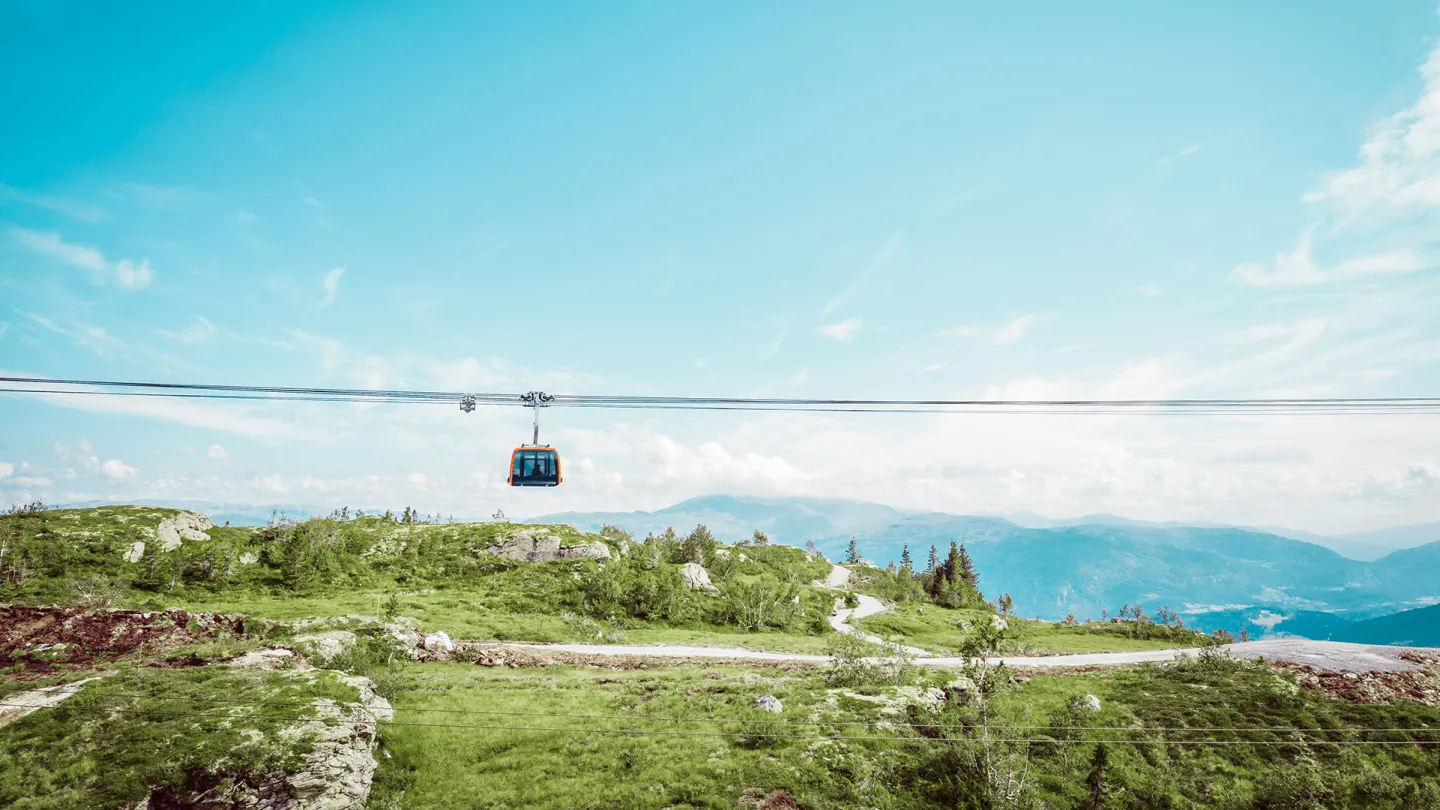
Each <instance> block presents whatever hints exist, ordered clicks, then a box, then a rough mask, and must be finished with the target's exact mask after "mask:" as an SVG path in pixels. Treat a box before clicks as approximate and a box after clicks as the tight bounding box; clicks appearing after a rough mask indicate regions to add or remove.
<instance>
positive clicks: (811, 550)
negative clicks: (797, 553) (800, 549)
mask: <svg viewBox="0 0 1440 810" xmlns="http://www.w3.org/2000/svg"><path fill="white" fill-rule="evenodd" d="M805 551H806V553H808V554H809V555H810V556H811V557H819V556H820V550H819V549H817V548H815V541H814V540H806V541H805Z"/></svg>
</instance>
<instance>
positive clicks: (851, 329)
mask: <svg viewBox="0 0 1440 810" xmlns="http://www.w3.org/2000/svg"><path fill="white" fill-rule="evenodd" d="M864 325H865V321H864V319H862V318H850V319H849V320H845V321H841V322H839V323H832V324H830V325H829V326H822V327H820V334H822V335H824V336H825V337H828V338H834V339H835V340H839V341H848V340H850V338H852V337H854V336H855V333H856V332H859V331H860V327H862V326H864Z"/></svg>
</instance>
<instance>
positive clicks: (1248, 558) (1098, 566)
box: [530, 495, 1440, 632]
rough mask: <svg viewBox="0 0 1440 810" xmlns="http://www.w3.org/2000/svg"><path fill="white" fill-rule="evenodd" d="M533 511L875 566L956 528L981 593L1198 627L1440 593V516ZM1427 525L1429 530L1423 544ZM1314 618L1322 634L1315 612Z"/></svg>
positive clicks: (583, 523) (805, 506)
mask: <svg viewBox="0 0 1440 810" xmlns="http://www.w3.org/2000/svg"><path fill="white" fill-rule="evenodd" d="M530 522H536V523H550V522H555V523H570V524H573V525H576V526H578V527H580V528H583V529H589V530H598V529H599V528H600V527H601V526H602V525H604V524H606V523H609V524H612V525H615V526H619V527H620V528H623V529H625V530H627V531H631V532H634V533H635V534H636V535H637V536H641V537H643V536H644V535H645V534H647V533H657V534H658V533H660V532H662V531H664V530H665V528H667V527H674V528H675V530H676V531H677V532H681V533H684V532H686V531H689V530H690V529H691V528H693V527H694V526H695V525H696V524H697V523H704V524H705V525H706V526H708V527H709V528H710V529H711V531H713V532H715V533H716V535H717V536H719V537H721V538H723V539H725V540H730V541H734V540H740V539H743V538H746V537H748V536H750V534H751V533H752V532H753V531H754V530H755V529H760V530H762V531H764V532H766V533H767V534H769V535H770V537H771V538H772V539H773V540H775V541H777V542H783V543H789V544H792V545H802V544H803V543H804V542H805V541H806V540H814V541H815V543H816V545H817V546H818V547H819V548H820V549H821V550H822V551H824V552H825V553H826V554H827V556H829V557H830V558H831V559H836V558H838V557H839V555H840V554H842V553H843V551H844V548H845V546H846V545H847V544H848V543H849V540H850V538H851V537H852V536H853V537H855V538H856V541H857V542H858V543H859V546H860V550H861V552H862V553H863V554H864V555H865V556H866V557H867V558H869V559H871V560H873V561H875V562H877V563H879V564H881V565H883V564H885V563H887V562H889V561H891V560H899V559H900V553H901V549H902V548H904V547H905V546H907V545H908V546H909V548H910V553H911V555H912V556H913V558H914V559H915V560H916V562H917V564H920V565H923V564H924V561H925V559H926V557H927V556H928V553H929V548H930V546H932V545H933V546H936V548H937V549H938V551H939V552H940V553H941V554H943V553H944V552H945V550H946V549H947V548H948V547H949V543H950V541H951V540H955V541H957V542H963V543H965V544H966V545H967V547H968V548H969V550H970V553H971V556H972V557H974V559H975V563H976V566H977V568H978V570H979V571H980V575H981V578H982V580H981V586H982V588H983V589H984V590H985V591H986V593H988V594H989V595H990V596H992V597H994V596H998V595H999V594H1000V593H1002V592H1009V593H1010V594H1011V596H1013V597H1014V599H1015V603H1016V608H1017V610H1018V611H1019V612H1021V613H1022V615H1038V616H1041V617H1042V618H1047V619H1058V618H1061V617H1064V616H1065V615H1066V614H1068V613H1071V612H1073V613H1075V614H1076V616H1077V618H1082V619H1083V618H1085V617H1087V616H1088V617H1091V618H1096V619H1098V618H1100V616H1101V614H1102V611H1106V610H1109V611H1111V612H1112V613H1113V612H1114V611H1115V610H1116V609H1118V608H1119V607H1120V606H1121V605H1123V604H1135V603H1140V604H1142V605H1144V606H1146V607H1147V608H1150V609H1151V610H1153V609H1155V608H1158V607H1160V606H1162V605H1168V606H1169V607H1170V608H1172V609H1174V610H1178V611H1181V612H1182V613H1183V614H1185V615H1186V616H1187V620H1189V621H1191V622H1192V623H1195V622H1199V623H1200V624H1202V625H1207V624H1210V623H1212V622H1218V621H1221V620H1229V621H1230V622H1231V623H1230V624H1228V625H1221V626H1225V627H1227V629H1231V630H1232V631H1233V630H1238V628H1239V626H1240V625H1241V624H1243V623H1244V622H1246V621H1248V620H1249V618H1246V617H1245V616H1244V615H1242V614H1244V613H1245V612H1247V611H1248V612H1249V613H1250V614H1253V616H1251V617H1250V618H1253V617H1255V616H1260V615H1261V614H1262V613H1264V612H1265V611H1270V612H1271V613H1274V614H1277V615H1289V616H1292V617H1294V616H1296V615H1302V616H1308V615H1310V614H1315V615H1316V616H1331V617H1332V618H1334V619H1336V620H1338V621H1343V622H1349V621H1352V620H1362V619H1368V618H1372V617H1375V616H1380V615H1384V614H1389V613H1395V612H1397V611H1402V610H1406V609H1408V608H1411V607H1415V606H1417V605H1423V604H1426V603H1427V600H1432V599H1436V598H1440V524H1430V525H1428V526H1414V527H1400V528H1397V529H1391V530H1385V531H1382V532H1369V533H1365V534H1363V535H1349V536H1347V537H1344V538H1319V537H1318V536H1315V535H1307V534H1305V533H1302V532H1288V531H1284V530H1279V529H1273V530H1270V531H1264V530H1258V529H1247V528H1237V527H1230V526H1194V525H1186V524H1177V523H1150V522H1144V521H1135V520H1128V519H1125V518H1120V517H1116V516H1113V515H1090V516H1086V517H1082V518H1076V519H1072V520H1050V519H1047V518H1043V517H1040V516H1038V515H1014V516H1011V518H1010V519H1007V518H1001V517H981V516H973V515H971V516H965V515H950V514H944V513H938V512H905V511H901V510H897V509H892V508H890V507H887V506H882V505H879V504H873V503H867V502H863V501H849V500H827V499H808V498H749V497H736V496H728V495H712V496H704V497H700V498H692V499H690V500H687V501H684V502H681V503H678V504H676V505H674V506H671V507H668V508H666V509H661V510H658V511H655V512H596V513H577V512H568V513H561V514H555V515H546V516H544V517H537V518H532V519H530ZM1281 532H1284V533H1283V534H1282V533H1281ZM1287 535H1294V536H1287ZM1425 536H1431V537H1432V542H1430V543H1428V544H1426V545H1419V543H1420V542H1421V540H1420V538H1423V537H1425ZM1312 538H1314V539H1312ZM1321 541H1331V542H1334V543H1336V544H1337V545H1341V546H1342V547H1351V548H1365V549H1369V550H1370V551H1371V552H1374V551H1377V550H1384V549H1385V548H1386V547H1387V546H1386V544H1397V543H1403V544H1410V545H1415V546H1416V547H1414V548H1405V549H1401V550H1399V551H1391V552H1390V553H1389V554H1384V555H1376V556H1375V558H1373V559H1355V558H1349V557H1345V556H1342V555H1341V554H1339V553H1337V552H1336V551H1335V550H1334V549H1332V548H1328V547H1326V546H1325V545H1322V544H1321ZM1366 556H1369V555H1368V554H1367V555H1366ZM1310 623H1311V625H1312V626H1313V628H1314V630H1315V631H1324V632H1328V629H1327V628H1328V626H1327V625H1325V624H1324V623H1323V622H1321V621H1319V620H1318V619H1313V620H1310ZM1302 624H1303V622H1302ZM1335 626H1337V627H1338V626H1339V625H1338V624H1337V625H1335ZM1255 627H1256V628H1258V627H1259V626H1258V625H1257V626H1255Z"/></svg>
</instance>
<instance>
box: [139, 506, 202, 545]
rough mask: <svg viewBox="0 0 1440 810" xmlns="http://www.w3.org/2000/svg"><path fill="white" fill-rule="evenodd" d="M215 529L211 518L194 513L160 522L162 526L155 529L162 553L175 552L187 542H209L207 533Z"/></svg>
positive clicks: (181, 514)
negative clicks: (208, 530)
mask: <svg viewBox="0 0 1440 810" xmlns="http://www.w3.org/2000/svg"><path fill="white" fill-rule="evenodd" d="M213 528H215V524H214V523H211V522H210V518H208V517H205V516H204V515H197V514H195V513H194V512H181V513H180V514H178V515H176V516H174V517H170V518H166V519H165V520H162V521H160V525H159V526H156V527H155V539H156V540H157V541H158V542H159V543H160V550H161V551H174V550H175V549H177V548H179V547H180V544H181V543H183V542H184V541H186V540H209V539H210V535H208V534H206V533H205V531H206V530H207V529H213ZM142 553H143V550H142Z"/></svg>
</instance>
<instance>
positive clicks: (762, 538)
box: [751, 529, 770, 546]
mask: <svg viewBox="0 0 1440 810" xmlns="http://www.w3.org/2000/svg"><path fill="white" fill-rule="evenodd" d="M751 542H753V543H754V544H755V545H757V546H768V545H770V535H768V534H766V533H764V532H762V531H760V530H759V529H756V530H755V536H754V537H752V538H751Z"/></svg>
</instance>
